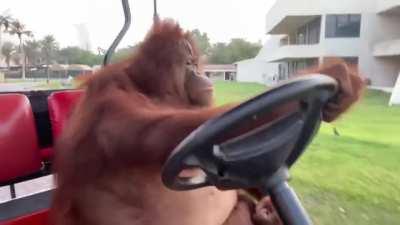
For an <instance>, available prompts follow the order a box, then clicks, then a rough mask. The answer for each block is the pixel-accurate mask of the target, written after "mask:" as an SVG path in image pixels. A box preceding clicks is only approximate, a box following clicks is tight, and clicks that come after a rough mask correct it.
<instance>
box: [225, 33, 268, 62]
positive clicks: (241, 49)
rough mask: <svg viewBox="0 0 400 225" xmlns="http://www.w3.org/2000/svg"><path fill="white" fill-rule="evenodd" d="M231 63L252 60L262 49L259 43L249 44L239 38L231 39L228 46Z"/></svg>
mask: <svg viewBox="0 0 400 225" xmlns="http://www.w3.org/2000/svg"><path fill="white" fill-rule="evenodd" d="M228 48H229V51H230V54H231V58H230V61H231V62H232V63H234V62H237V61H240V60H243V59H249V58H254V57H255V56H256V55H257V54H258V52H259V51H260V49H261V48H262V46H261V44H259V43H251V42H248V41H246V40H243V39H241V38H235V39H232V40H231V42H230V43H229V45H228Z"/></svg>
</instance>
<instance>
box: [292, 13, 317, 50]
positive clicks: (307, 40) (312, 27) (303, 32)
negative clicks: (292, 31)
mask: <svg viewBox="0 0 400 225" xmlns="http://www.w3.org/2000/svg"><path fill="white" fill-rule="evenodd" d="M320 30H321V18H320V17H318V18H316V19H314V20H313V21H311V22H309V23H308V24H306V25H304V26H302V27H300V28H299V29H298V30H297V34H296V44H299V45H304V44H318V43H319V36H320Z"/></svg>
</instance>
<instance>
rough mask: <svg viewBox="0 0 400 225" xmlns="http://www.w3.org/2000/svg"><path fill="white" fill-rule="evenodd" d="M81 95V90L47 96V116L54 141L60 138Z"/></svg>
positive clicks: (59, 92)
mask: <svg viewBox="0 0 400 225" xmlns="http://www.w3.org/2000/svg"><path fill="white" fill-rule="evenodd" d="M82 94H83V91H82V90H68V91H58V92H53V93H52V94H51V95H50V96H49V98H48V105H49V114H50V121H51V129H52V133H53V139H54V140H56V139H57V138H58V137H59V136H60V134H61V132H62V130H63V128H64V125H65V123H66V121H67V120H68V117H69V115H70V113H71V112H72V110H73V108H74V106H75V105H76V103H77V102H78V100H79V98H80V97H81V95H82Z"/></svg>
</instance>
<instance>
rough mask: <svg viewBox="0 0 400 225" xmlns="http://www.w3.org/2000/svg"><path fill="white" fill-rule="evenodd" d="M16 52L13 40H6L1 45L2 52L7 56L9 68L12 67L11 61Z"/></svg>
mask: <svg viewBox="0 0 400 225" xmlns="http://www.w3.org/2000/svg"><path fill="white" fill-rule="evenodd" d="M14 52H15V45H14V44H13V43H11V42H5V43H4V44H3V46H2V47H1V54H3V56H4V57H5V59H6V64H7V67H8V68H9V67H10V61H11V58H12V55H13V53H14Z"/></svg>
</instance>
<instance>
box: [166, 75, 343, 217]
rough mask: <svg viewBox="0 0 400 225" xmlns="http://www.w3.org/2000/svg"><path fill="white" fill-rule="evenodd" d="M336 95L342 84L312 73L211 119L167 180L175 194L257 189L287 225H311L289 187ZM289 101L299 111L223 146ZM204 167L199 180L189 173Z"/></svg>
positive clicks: (170, 163) (173, 160)
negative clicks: (210, 188)
mask: <svg viewBox="0 0 400 225" xmlns="http://www.w3.org/2000/svg"><path fill="white" fill-rule="evenodd" d="M336 91H337V82H336V81H335V80H334V79H333V78H331V77H328V76H325V75H321V74H313V75H307V76H302V77H298V78H296V79H292V80H291V81H288V82H286V83H283V84H281V85H279V86H277V87H275V88H273V89H270V90H269V91H267V92H265V93H263V94H261V95H259V96H257V97H255V98H253V99H251V100H249V101H246V102H244V103H243V104H241V105H239V106H237V107H236V108H234V109H232V110H230V111H228V112H226V113H224V114H223V115H221V116H219V117H216V118H214V119H211V120H209V121H207V122H206V123H204V124H203V125H202V126H200V127H199V128H198V129H196V130H195V131H193V132H192V133H191V134H190V135H189V136H188V137H187V138H186V139H184V140H183V141H182V142H181V143H180V144H179V145H178V146H177V147H176V148H175V150H174V151H173V152H172V153H171V155H170V157H169V158H168V160H167V162H166V163H165V165H164V168H163V172H162V180H163V182H164V184H165V185H166V186H167V187H168V188H170V189H173V190H191V189H196V188H201V187H206V186H215V187H217V188H218V189H221V190H229V189H246V188H258V189H259V190H261V191H262V192H264V193H265V194H268V195H270V196H271V198H272V200H273V201H274V203H275V205H276V206H277V208H278V212H279V213H280V214H281V217H282V219H283V220H284V222H285V224H288V225H292V224H311V220H310V219H309V218H308V216H307V214H306V212H305V210H304V209H303V208H302V206H301V204H300V202H299V201H298V199H297V196H296V195H295V193H294V191H292V190H291V189H290V188H289V186H288V185H287V180H288V179H289V172H288V170H289V168H290V167H291V166H292V165H293V164H294V163H295V162H296V161H297V159H298V158H299V157H300V156H301V155H302V153H303V152H304V150H305V149H306V147H307V145H308V144H309V143H310V142H311V140H312V138H313V137H314V136H315V134H316V132H317V131H318V129H319V125H320V123H321V110H322V108H323V106H324V105H325V103H326V102H327V101H328V100H329V99H331V98H332V97H333V96H334V95H335V94H336ZM290 102H299V105H300V107H298V109H297V110H296V111H295V112H292V113H290V114H289V115H287V116H284V117H283V118H280V119H278V120H276V121H273V122H272V123H269V124H267V125H264V126H259V127H257V128H256V129H254V130H251V131H249V132H247V133H245V134H242V135H240V136H238V137H234V138H232V139H229V140H226V141H224V142H223V143H219V142H220V140H221V138H223V137H224V134H226V133H227V132H229V131H232V130H235V129H236V128H238V127H241V126H243V125H246V124H248V123H249V122H251V123H254V122H256V123H257V121H258V120H259V119H260V118H263V116H265V115H267V114H268V113H270V112H272V111H273V109H276V108H277V107H280V106H283V105H285V104H288V103H290ZM192 168H199V169H201V170H202V172H201V173H196V175H195V176H192V177H188V176H183V175H182V171H184V170H185V169H192Z"/></svg>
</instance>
